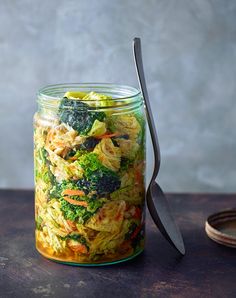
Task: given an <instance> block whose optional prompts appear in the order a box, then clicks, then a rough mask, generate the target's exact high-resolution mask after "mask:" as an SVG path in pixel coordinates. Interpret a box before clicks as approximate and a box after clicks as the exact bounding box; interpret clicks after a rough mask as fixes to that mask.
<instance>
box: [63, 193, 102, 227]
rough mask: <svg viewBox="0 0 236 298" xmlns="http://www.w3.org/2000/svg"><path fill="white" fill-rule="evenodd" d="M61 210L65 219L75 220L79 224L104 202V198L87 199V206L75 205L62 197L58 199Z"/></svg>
mask: <svg viewBox="0 0 236 298" xmlns="http://www.w3.org/2000/svg"><path fill="white" fill-rule="evenodd" d="M60 203H61V211H62V212H63V215H64V217H65V218H66V219H69V220H71V221H77V222H78V223H80V224H83V223H85V222H86V221H87V220H88V219H89V218H90V217H91V216H93V214H94V213H96V211H97V210H98V209H99V208H101V207H102V206H103V204H104V200H102V199H101V200H91V201H88V207H87V208H85V207H83V206H76V205H72V204H70V203H68V202H67V201H65V200H64V199H63V198H61V199H60Z"/></svg>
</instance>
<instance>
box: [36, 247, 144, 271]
mask: <svg viewBox="0 0 236 298" xmlns="http://www.w3.org/2000/svg"><path fill="white" fill-rule="evenodd" d="M36 249H37V247H36ZM37 251H38V252H39V254H40V255H42V256H43V257H44V258H46V259H48V260H50V261H53V262H55V263H59V264H64V265H70V266H76V267H98V266H109V265H115V264H119V263H123V262H126V261H130V260H132V259H134V258H135V257H137V256H139V255H140V254H141V253H142V252H143V251H144V248H140V250H138V251H137V252H136V253H134V254H133V255H131V256H129V257H126V258H123V259H119V260H116V261H108V262H101V263H76V262H69V261H61V260H57V259H53V258H50V257H48V256H47V255H45V254H44V253H42V252H41V251H40V250H38V249H37Z"/></svg>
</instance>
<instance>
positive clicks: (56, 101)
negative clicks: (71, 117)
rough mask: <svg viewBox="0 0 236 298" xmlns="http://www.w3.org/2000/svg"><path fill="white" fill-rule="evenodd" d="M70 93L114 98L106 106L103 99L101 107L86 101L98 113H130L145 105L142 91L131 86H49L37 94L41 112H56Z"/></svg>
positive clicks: (102, 84) (106, 84)
mask: <svg viewBox="0 0 236 298" xmlns="http://www.w3.org/2000/svg"><path fill="white" fill-rule="evenodd" d="M68 91H72V92H74V91H76V92H81V93H89V92H96V93H99V94H103V95H106V96H110V97H111V98H112V100H111V101H110V102H109V101H108V102H107V100H106V104H103V103H102V101H103V100H102V99H101V100H100V104H99V106H97V105H96V102H97V100H86V101H84V102H85V103H87V104H88V105H91V106H93V110H94V109H96V110H98V111H109V110H112V111H113V112H114V110H115V111H117V112H119V111H122V112H127V113H129V112H131V111H133V110H135V109H138V108H139V107H140V106H142V104H143V98H142V96H141V93H140V91H139V90H137V89H136V88H133V87H129V86H123V85H116V84H108V83H84V84H77V83H74V84H57V85H48V86H46V87H43V88H41V89H40V90H39V92H38V94H37V96H38V100H37V102H38V107H39V111H41V112H45V111H48V112H50V113H53V112H55V111H56V110H57V109H58V107H59V105H60V101H61V99H62V98H63V97H64V94H65V93H66V92H68ZM71 100H73V99H71ZM81 101H82V102H83V99H81ZM94 107H95V108H94Z"/></svg>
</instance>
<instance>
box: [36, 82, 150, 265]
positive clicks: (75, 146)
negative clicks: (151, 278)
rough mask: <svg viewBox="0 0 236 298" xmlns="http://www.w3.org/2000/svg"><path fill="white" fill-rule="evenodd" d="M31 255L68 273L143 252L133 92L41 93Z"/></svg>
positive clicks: (138, 115) (81, 87)
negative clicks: (60, 265)
mask: <svg viewBox="0 0 236 298" xmlns="http://www.w3.org/2000/svg"><path fill="white" fill-rule="evenodd" d="M34 161H35V220H36V247H37V250H38V251H39V252H40V253H41V254H42V255H43V256H45V257H46V258H49V259H51V260H55V261H58V262H62V263H66V264H71V265H105V264H113V263H117V262H121V261H125V260H129V259H131V258H133V257H135V256H137V255H138V254H139V253H141V252H142V251H143V249H144V229H145V226H144V225H145V223H144V219H145V210H144V208H145V117H144V107H143V98H142V96H141V95H140V92H139V91H138V90H136V89H135V88H132V87H128V86H120V85H112V84H63V85H51V86H46V87H45V88H42V89H41V90H40V91H39V93H38V112H37V113H36V114H35V116H34Z"/></svg>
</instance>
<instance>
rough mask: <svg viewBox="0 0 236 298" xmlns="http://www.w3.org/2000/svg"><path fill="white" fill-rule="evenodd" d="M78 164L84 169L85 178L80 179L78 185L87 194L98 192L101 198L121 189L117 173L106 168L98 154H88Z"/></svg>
mask: <svg viewBox="0 0 236 298" xmlns="http://www.w3.org/2000/svg"><path fill="white" fill-rule="evenodd" d="M78 163H79V164H80V166H81V167H82V168H83V169H84V176H85V178H82V179H79V180H78V181H77V185H78V187H79V189H81V190H83V191H84V192H85V193H86V194H88V193H90V192H94V191H95V192H96V193H97V195H98V196H99V197H102V196H105V195H107V194H109V193H112V192H113V191H115V190H117V189H118V188H119V187H120V184H121V181H120V178H119V176H118V175H117V173H115V172H114V171H112V170H110V169H108V168H106V167H105V166H104V165H103V164H102V163H101V162H100V161H99V159H98V155H97V154H96V153H88V154H85V155H83V156H82V157H80V158H79V160H78Z"/></svg>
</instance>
